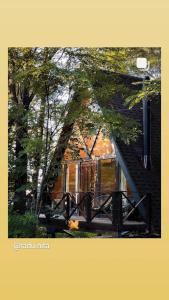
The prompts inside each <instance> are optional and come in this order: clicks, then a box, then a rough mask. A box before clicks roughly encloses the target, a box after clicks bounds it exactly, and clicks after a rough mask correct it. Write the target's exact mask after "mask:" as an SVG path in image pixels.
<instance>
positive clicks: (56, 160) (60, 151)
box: [39, 93, 83, 204]
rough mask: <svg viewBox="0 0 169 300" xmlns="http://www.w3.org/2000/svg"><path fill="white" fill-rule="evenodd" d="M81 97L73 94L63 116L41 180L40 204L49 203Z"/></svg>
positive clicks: (79, 107)
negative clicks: (50, 157)
mask: <svg viewBox="0 0 169 300" xmlns="http://www.w3.org/2000/svg"><path fill="white" fill-rule="evenodd" d="M82 100H83V98H82V97H79V94H78V93H77V94H75V95H74V98H73V99H72V101H71V103H70V105H69V109H68V113H67V115H66V117H65V120H64V124H63V127H62V131H61V134H60V137H59V140H58V142H57V145H56V148H55V151H54V154H53V157H52V159H51V162H50V164H49V167H48V169H47V172H46V174H45V175H44V178H43V180H42V184H41V191H40V196H39V200H40V202H41V204H50V203H51V198H50V193H51V190H52V189H53V186H54V183H55V181H56V179H57V176H58V175H59V172H60V168H61V162H62V159H63V156H64V153H65V150H66V148H67V146H68V142H69V139H70V137H71V135H72V131H73V127H74V123H75V121H76V120H75V118H74V117H73V115H74V112H76V113H77V112H78V111H79V112H80V109H81V102H82Z"/></svg>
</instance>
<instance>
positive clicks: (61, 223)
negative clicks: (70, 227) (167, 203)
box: [39, 215, 146, 231]
mask: <svg viewBox="0 0 169 300" xmlns="http://www.w3.org/2000/svg"><path fill="white" fill-rule="evenodd" d="M39 220H40V223H42V224H44V225H45V226H46V227H47V228H50V227H52V228H53V230H54V229H55V228H56V230H61V229H66V228H67V225H66V221H65V218H64V217H63V216H59V217H58V218H53V219H50V220H46V218H39ZM71 220H78V221H79V229H88V230H105V231H107V230H108V231H109V230H110V231H111V230H112V222H111V220H110V219H108V218H94V219H93V220H92V222H91V223H90V224H89V223H87V222H86V220H85V218H84V217H83V216H76V215H73V216H72V217H71ZM145 229H146V223H145V222H137V221H126V222H124V223H123V225H122V231H125V230H130V231H144V230H145Z"/></svg>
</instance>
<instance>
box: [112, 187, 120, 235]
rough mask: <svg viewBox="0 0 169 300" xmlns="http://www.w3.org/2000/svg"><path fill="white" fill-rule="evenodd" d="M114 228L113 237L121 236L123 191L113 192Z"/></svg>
mask: <svg viewBox="0 0 169 300" xmlns="http://www.w3.org/2000/svg"><path fill="white" fill-rule="evenodd" d="M112 229H113V237H119V236H120V234H121V229H122V193H121V192H113V193H112Z"/></svg>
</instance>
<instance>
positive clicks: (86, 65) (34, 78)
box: [9, 47, 160, 195]
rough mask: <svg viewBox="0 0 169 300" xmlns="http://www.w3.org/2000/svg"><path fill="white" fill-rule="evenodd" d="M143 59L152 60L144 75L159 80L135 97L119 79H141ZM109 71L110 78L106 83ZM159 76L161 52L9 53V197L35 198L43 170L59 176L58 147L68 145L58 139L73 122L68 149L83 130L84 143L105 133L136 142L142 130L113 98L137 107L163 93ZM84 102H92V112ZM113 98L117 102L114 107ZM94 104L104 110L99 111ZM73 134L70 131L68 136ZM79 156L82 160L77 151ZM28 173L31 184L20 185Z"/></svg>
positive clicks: (147, 84)
mask: <svg viewBox="0 0 169 300" xmlns="http://www.w3.org/2000/svg"><path fill="white" fill-rule="evenodd" d="M140 56H144V57H147V59H148V60H149V61H150V68H149V71H148V72H149V74H144V75H149V76H150V77H151V78H153V77H154V79H153V80H150V81H149V82H145V84H144V89H143V90H137V89H136V90H135V92H134V93H132V94H131V90H130V89H128V88H127V87H125V86H124V85H123V84H122V82H121V81H120V76H119V74H132V75H138V76H140V75H141V76H142V75H143V74H142V73H141V72H140V71H139V70H138V69H136V66H135V65H136V58H137V57H140ZM105 70H106V72H107V73H108V74H110V76H107V78H105V76H104V72H105ZM159 75H160V49H159V48H144V47H143V48H122V47H119V48H109V47H103V48H87V47H83V48H78V47H77V48H69V47H67V48H48V47H44V48H37V47H32V48H28V47H25V48H9V182H10V184H9V186H10V189H11V191H10V193H11V194H12V195H13V194H14V193H15V191H16V190H15V189H17V192H18V193H19V192H21V193H22V192H23V191H25V193H26V190H27V189H33V191H35V194H36V190H37V184H38V182H37V180H38V179H37V178H38V175H39V171H41V172H42V175H43V176H45V175H46V172H47V169H48V167H49V166H51V168H53V169H56V172H54V173H55V174H56V173H58V170H59V163H58V165H57V162H56V160H57V157H55V162H54V160H53V155H54V153H55V150H56V149H57V148H59V147H60V149H61V151H62V149H64V146H65V145H63V144H62V143H60V144H59V145H58V141H59V136H60V134H61V133H62V130H63V128H66V126H68V125H70V124H72V123H73V124H76V125H77V126H76V127H74V130H73V134H72V137H71V139H72V141H74V142H73V144H72V143H71V145H69V146H70V147H72V148H74V150H77V147H76V144H77V141H78V139H79V132H78V130H79V129H80V131H81V133H82V135H83V138H85V137H86V136H90V135H93V134H94V135H95V134H96V133H97V131H98V129H99V128H101V129H102V132H103V133H104V134H105V135H110V134H111V135H113V136H114V137H118V138H120V139H122V140H123V141H124V142H125V143H130V142H133V141H135V140H136V139H137V136H138V134H139V133H140V128H139V125H138V124H137V123H136V122H135V121H133V120H131V119H129V118H126V117H124V116H122V115H121V114H120V113H117V112H116V111H115V110H114V109H113V101H115V99H114V96H115V95H116V94H118V93H120V94H121V95H122V96H123V98H124V99H127V100H126V105H128V106H129V107H130V108H132V107H133V105H135V104H136V103H138V102H139V101H140V100H141V99H142V98H144V97H148V96H151V95H154V94H155V95H157V94H159V93H160V76H159ZM65 94H66V97H67V100H65ZM83 99H86V100H87V99H90V103H89V105H87V107H86V106H85V105H83ZM109 99H112V100H113V99H114V100H113V101H112V105H109V104H108V101H109ZM92 105H98V106H99V107H100V109H98V110H94V109H92ZM70 112H71V113H70ZM77 128H79V129H78V130H77ZM68 134H69V132H67V131H66V130H65V132H64V136H65V137H66V136H67V135H68ZM16 143H17V147H16ZM72 145H73V146H72ZM16 148H17V149H16ZM63 153H64V151H63ZM74 153H75V156H76V158H77V157H78V151H74ZM51 162H54V163H53V164H51ZM52 172H53V171H52ZM25 174H26V176H27V183H25V182H22V180H21V179H22V178H21V177H22V176H21V175H23V177H24V175H25ZM43 176H42V179H41V182H42V181H43ZM18 185H19V186H18ZM16 186H17V188H16Z"/></svg>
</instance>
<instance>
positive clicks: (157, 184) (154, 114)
mask: <svg viewBox="0 0 169 300" xmlns="http://www.w3.org/2000/svg"><path fill="white" fill-rule="evenodd" d="M104 76H106V78H108V80H112V82H113V81H114V80H115V81H116V83H117V82H119V84H124V86H126V87H127V88H129V90H130V89H131V91H133V89H138V88H141V87H142V84H140V85H137V86H136V85H133V82H136V81H137V82H138V81H142V80H143V79H142V78H138V77H135V76H129V75H120V74H113V73H112V74H110V73H107V72H103V77H104ZM101 79H102V80H101V81H102V82H101V81H99V82H98V83H96V84H97V85H102V84H103V85H104V80H103V78H101ZM124 98H125V97H124V95H120V93H119V91H118V92H117V94H116V96H113V97H112V99H110V100H109V101H107V104H106V106H107V105H109V106H112V107H113V108H114V109H115V110H117V111H118V112H119V113H121V114H123V115H125V116H126V117H129V118H132V119H134V120H136V121H138V123H139V124H140V126H141V129H143V109H142V102H140V103H138V104H136V105H135V106H134V107H133V108H132V109H129V108H127V107H126V106H125V105H124V103H125V99H124ZM150 100H151V160H152V167H151V170H146V169H145V168H144V166H143V146H144V145H143V133H142V134H140V135H139V137H138V139H137V141H136V142H134V143H133V142H132V143H131V144H129V145H127V144H125V143H124V142H123V141H121V140H120V139H117V138H116V140H115V141H116V145H117V148H118V150H119V152H120V153H121V155H122V157H123V160H124V161H125V165H126V167H127V170H128V173H129V174H130V177H131V178H132V180H133V182H134V184H135V186H136V188H137V191H138V192H139V193H140V195H143V194H144V193H151V195H152V224H153V226H154V229H155V230H156V231H157V232H159V233H160V231H161V99H160V97H153V98H151V99H150Z"/></svg>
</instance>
